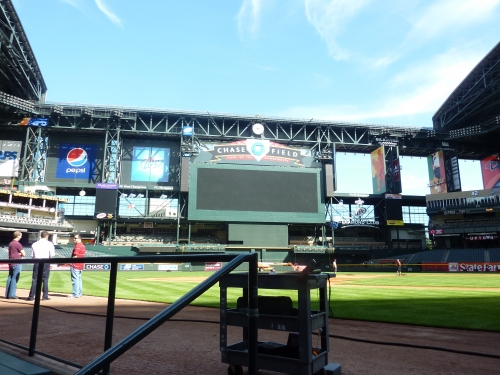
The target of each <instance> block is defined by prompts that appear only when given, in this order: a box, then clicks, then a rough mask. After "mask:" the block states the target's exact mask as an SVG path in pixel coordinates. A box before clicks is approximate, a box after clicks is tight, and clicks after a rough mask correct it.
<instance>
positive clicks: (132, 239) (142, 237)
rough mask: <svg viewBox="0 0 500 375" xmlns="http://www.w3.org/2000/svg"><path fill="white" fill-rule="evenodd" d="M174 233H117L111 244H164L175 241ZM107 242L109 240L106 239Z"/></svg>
mask: <svg viewBox="0 0 500 375" xmlns="http://www.w3.org/2000/svg"><path fill="white" fill-rule="evenodd" d="M175 241H176V240H175V237H174V236H173V235H164V234H126V235H123V234H117V235H116V236H115V237H114V238H112V239H111V242H110V245H111V246H136V245H141V244H155V243H157V244H164V243H173V242H175ZM105 243H107V241H105Z"/></svg>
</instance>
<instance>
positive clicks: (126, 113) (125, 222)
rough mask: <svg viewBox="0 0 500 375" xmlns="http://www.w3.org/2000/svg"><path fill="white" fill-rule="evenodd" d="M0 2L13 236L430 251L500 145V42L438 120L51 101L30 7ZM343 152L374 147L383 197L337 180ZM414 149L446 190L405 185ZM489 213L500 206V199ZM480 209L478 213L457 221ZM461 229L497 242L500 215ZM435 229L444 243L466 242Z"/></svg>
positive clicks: (320, 254) (343, 254) (195, 246)
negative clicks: (29, 33)
mask: <svg viewBox="0 0 500 375" xmlns="http://www.w3.org/2000/svg"><path fill="white" fill-rule="evenodd" d="M0 6H1V7H2V11H3V12H2V14H1V15H0V17H3V18H4V19H3V20H2V21H3V22H2V23H0V24H1V27H2V30H1V33H0V37H1V38H2V44H1V45H2V48H1V49H0V57H1V58H2V60H1V62H0V65H1V69H2V71H3V72H4V74H3V75H1V76H0V126H1V127H2V141H1V142H0V143H1V147H2V149H1V153H2V154H1V158H0V159H1V160H0V162H1V164H0V170H1V176H0V178H1V179H2V181H3V194H0V210H1V214H0V226H2V231H1V233H3V235H2V236H3V239H4V241H5V240H6V239H7V237H8V236H10V233H11V232H12V231H13V230H14V229H17V228H22V229H24V230H26V231H28V232H37V231H38V230H40V229H48V230H50V231H51V232H52V233H53V234H54V235H56V236H57V241H58V242H59V243H63V244H64V243H66V242H68V241H69V237H70V235H71V234H72V233H74V232H78V233H81V234H82V235H83V236H84V239H85V241H86V242H89V243H94V244H96V245H99V244H103V245H107V246H115V247H120V246H121V247H129V248H130V247H131V246H133V247H134V248H135V249H136V250H137V251H138V252H141V253H170V252H230V251H257V252H259V253H260V259H261V260H262V261H283V262H292V263H304V262H308V261H309V260H310V259H311V258H312V257H315V258H320V259H325V264H330V263H331V260H332V258H333V257H335V258H337V260H338V261H339V262H345V263H348V262H352V263H361V262H364V261H369V260H371V259H374V258H383V257H392V256H400V255H403V254H408V253H414V252H416V251H420V250H423V249H425V248H426V247H427V246H428V245H429V244H428V243H427V242H426V236H425V234H426V230H427V221H428V220H429V217H428V216H427V214H429V215H430V220H431V229H435V227H436V225H437V226H439V223H440V222H442V221H443V219H442V217H441V216H440V215H446V214H447V213H445V212H443V210H445V211H449V209H448V208H449V205H448V204H447V203H445V204H443V203H439V204H438V203H435V202H436V201H439V202H448V199H456V198H465V196H464V197H462V196H461V195H460V194H462V195H464V194H465V195H467V193H465V192H461V186H460V174H459V171H458V168H457V163H456V162H457V160H458V158H461V159H474V160H483V159H485V158H488V157H491V156H492V155H495V154H497V155H498V144H497V142H496V139H495V137H494V136H495V135H497V132H498V128H499V118H500V110H499V97H498V92H499V91H498V88H499V76H500V75H499V73H498V72H499V65H500V64H499V50H500V47H499V45H497V46H496V47H495V48H494V49H493V50H492V51H491V52H490V53H489V54H488V56H486V57H485V59H483V60H482V61H481V62H480V63H479V65H478V66H477V67H476V68H475V69H474V70H473V72H471V74H470V75H469V76H468V77H467V78H466V79H465V80H464V82H463V83H462V84H461V85H460V86H459V87H458V88H457V89H456V90H455V92H454V93H453V94H452V95H451V96H450V98H449V99H448V100H447V101H446V102H445V103H444V104H443V106H442V107H441V108H440V109H439V110H438V112H437V113H436V115H435V116H434V118H433V120H434V127H433V128H416V127H398V126H389V125H376V124H361V123H347V122H335V121H317V120H304V119H290V118H277V117H261V116H241V115H233V114H223V113H200V112H190V111H173V110H164V109H149V108H133V107H116V106H113V107H108V106H100V105H87V104H85V105H83V104H82V105H80V104H68V103H47V102H45V93H46V90H47V87H46V85H45V83H44V80H43V77H42V75H41V72H40V69H39V68H38V65H37V63H36V59H35V57H34V54H33V52H32V50H31V47H30V45H29V42H28V39H27V38H26V35H25V34H24V31H23V28H22V25H21V23H20V21H19V19H18V17H17V14H16V12H15V9H14V8H13V6H12V3H11V2H10V1H2V2H0ZM19 56H22V58H19ZM492 135H493V137H492ZM339 152H344V153H366V154H368V153H370V154H371V157H372V169H373V170H375V173H374V175H373V176H372V177H373V178H374V192H375V193H374V194H370V195H361V194H357V193H356V192H350V193H346V194H342V193H339V192H337V191H336V182H337V181H336V173H335V170H336V168H335V163H336V155H337V154H338V153H339ZM377 155H378V156H377ZM400 156H418V157H427V158H429V185H430V190H431V192H432V193H433V194H430V195H428V196H427V197H423V196H422V197H419V196H406V195H401V181H400V170H399V157H400ZM439 163H441V164H439ZM490 165H491V164H490ZM443 194H445V196H443ZM447 194H451V195H450V196H448V195H447ZM453 194H454V195H453ZM457 194H458V195H457ZM484 194H487V193H481V194H480V195H481V196H482V195H484ZM459 195H460V196H459ZM498 196H499V193H498V190H492V189H490V190H489V193H488V200H484V201H481V200H479V201H474V203H476V206H478V207H474V209H476V208H480V209H483V210H484V209H487V208H488V209H490V208H491V207H490V206H491V205H492V204H493V203H495V205H496V203H498ZM449 197H450V198H449ZM490 198H492V200H490ZM432 202H434V203H432ZM450 202H451V201H450ZM453 202H455V203H456V202H459V201H453ZM460 202H462V203H464V204H465V203H466V201H460ZM467 204H468V203H467ZM487 212H488V213H489V214H490V216H491V217H496V216H497V209H496V207H493V208H492V209H491V210H489V211H487ZM477 213H478V212H472V211H467V209H464V211H463V212H460V213H455V214H457V215H462V216H460V217H459V218H455V219H457V220H458V219H462V220H464V221H463V223H466V222H467V221H466V220H467V219H468V218H469V216H468V215H469V214H474V215H475V214H477ZM448 214H449V212H448ZM415 218H419V219H418V220H416V219H415ZM422 218H424V219H423V220H422ZM492 221H495V220H492ZM457 223H458V222H455V224H457ZM457 225H460V224H457ZM455 227H456V226H455ZM438 229H440V228H438ZM461 229H462V232H463V234H464V235H467V236H476V235H480V233H486V232H495V236H496V237H495V240H496V243H495V242H492V243H491V245H496V246H497V247H498V234H499V233H500V226H499V227H497V226H496V221H495V225H494V226H489V227H488V228H483V227H481V228H479V227H469V226H468V225H466V226H463V227H461ZM465 232H467V234H466V233H465ZM469 233H473V234H472V235H470V234H469ZM434 235H436V233H434V232H431V239H432V240H433V241H434V242H433V245H434V246H435V247H440V246H444V247H452V246H455V244H456V243H458V242H451V241H441V240H438V238H437V237H436V238H435V237H433V236H434ZM462 239H463V240H465V237H463V238H462ZM462 245H464V246H466V245H467V241H465V242H464V241H462V242H461V245H460V246H462Z"/></svg>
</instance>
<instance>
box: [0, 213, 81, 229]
mask: <svg viewBox="0 0 500 375" xmlns="http://www.w3.org/2000/svg"><path fill="white" fill-rule="evenodd" d="M0 221H2V222H9V223H12V224H16V223H19V224H34V225H50V226H56V227H64V228H72V227H73V224H72V223H70V222H69V221H68V220H64V222H62V223H60V222H58V221H56V220H52V219H51V218H50V217H44V216H36V215H35V216H33V217H31V218H28V217H22V216H13V215H0Z"/></svg>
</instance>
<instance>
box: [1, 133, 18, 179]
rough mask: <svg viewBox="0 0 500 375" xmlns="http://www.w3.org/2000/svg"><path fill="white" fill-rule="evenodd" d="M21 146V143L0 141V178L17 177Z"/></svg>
mask: <svg viewBox="0 0 500 375" xmlns="http://www.w3.org/2000/svg"><path fill="white" fill-rule="evenodd" d="M21 144H22V142H21V141H3V140H0V177H17V176H18V175H19V158H20V156H21Z"/></svg>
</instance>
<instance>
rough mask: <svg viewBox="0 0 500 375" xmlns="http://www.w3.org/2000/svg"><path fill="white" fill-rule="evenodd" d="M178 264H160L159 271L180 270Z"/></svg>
mask: <svg viewBox="0 0 500 375" xmlns="http://www.w3.org/2000/svg"><path fill="white" fill-rule="evenodd" d="M178 270H179V265H178V264H159V265H158V271H178Z"/></svg>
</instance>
